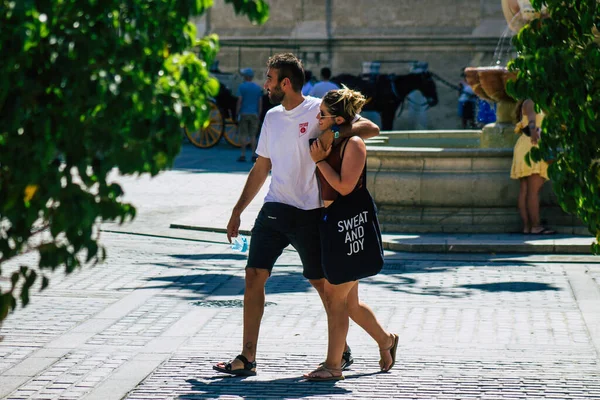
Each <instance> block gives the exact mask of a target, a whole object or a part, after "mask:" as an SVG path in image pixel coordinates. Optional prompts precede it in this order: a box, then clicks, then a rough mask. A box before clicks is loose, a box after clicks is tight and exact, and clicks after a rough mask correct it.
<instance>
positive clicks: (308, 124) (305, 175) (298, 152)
mask: <svg viewBox="0 0 600 400" xmlns="http://www.w3.org/2000/svg"><path fill="white" fill-rule="evenodd" d="M320 104H321V99H317V98H314V97H305V98H304V101H303V102H302V103H300V105H298V106H297V107H296V108H294V109H293V110H289V111H288V110H286V109H285V108H283V106H281V105H279V106H277V107H274V108H272V109H270V110H269V111H268V112H267V115H266V116H265V121H264V122H263V126H262V129H261V131H260V138H259V140H258V146H257V148H256V154H258V155H259V156H261V157H265V158H269V159H270V160H271V166H272V167H271V185H270V186H269V192H268V193H267V196H266V197H265V203H266V202H277V203H284V204H287V205H290V206H294V207H297V208H300V209H302V210H312V209H315V208H320V207H322V206H323V203H322V201H321V195H320V193H319V183H318V182H317V175H316V174H315V168H316V167H315V163H314V162H313V160H312V158H310V147H309V143H308V139H310V138H316V137H317V136H319V128H318V120H317V114H318V113H319V106H320Z"/></svg>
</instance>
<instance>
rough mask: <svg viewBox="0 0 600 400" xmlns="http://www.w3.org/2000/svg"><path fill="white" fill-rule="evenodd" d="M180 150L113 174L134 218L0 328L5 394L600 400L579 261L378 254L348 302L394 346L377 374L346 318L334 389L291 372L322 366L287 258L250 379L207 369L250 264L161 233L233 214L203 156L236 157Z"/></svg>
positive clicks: (224, 351)
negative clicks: (374, 267)
mask: <svg viewBox="0 0 600 400" xmlns="http://www.w3.org/2000/svg"><path fill="white" fill-rule="evenodd" d="M192 150H195V149H190V148H187V149H186V150H185V151H184V154H183V155H182V157H181V158H180V159H179V160H178V164H177V165H176V166H177V169H176V170H174V171H171V172H168V173H166V174H163V175H161V176H160V177H158V179H156V180H153V181H149V180H147V179H146V178H141V179H127V180H123V182H124V185H125V189H126V191H127V197H128V199H129V200H131V201H133V202H134V203H135V204H136V205H137V206H138V210H139V215H138V218H137V219H136V221H135V222H134V223H133V224H130V225H127V226H116V225H109V224H107V225H105V232H104V233H103V235H102V240H103V243H104V244H105V245H106V246H107V249H108V252H109V258H108V260H107V262H106V263H105V264H103V265H98V266H96V267H94V268H91V267H86V268H83V269H82V270H79V271H76V272H74V273H73V274H71V275H68V276H64V275H63V273H62V272H57V273H55V274H54V275H53V276H52V277H51V284H50V287H49V288H48V289H47V290H45V291H44V292H42V293H36V294H34V296H32V300H31V304H30V305H29V306H28V307H27V308H25V309H19V310H18V311H17V312H16V313H14V314H12V315H10V316H9V318H8V319H7V320H6V321H5V323H4V325H3V326H2V327H1V328H0V335H1V336H3V340H2V341H1V342H0V398H4V399H80V398H85V399H102V400H107V399H148V400H150V399H215V398H219V399H240V398H246V399H282V398H287V399H303V398H306V399H468V398H473V399H538V398H539V399H600V355H599V354H600V353H599V351H600V307H598V305H599V304H600V263H598V262H597V258H595V257H592V256H583V255H552V254H551V255H541V254H535V253H534V254H521V255H517V254H459V253H444V254H433V253H401V252H387V253H386V266H385V268H384V270H383V271H382V273H381V274H379V275H378V276H376V277H372V278H369V279H366V280H364V281H363V282H362V283H361V284H360V285H361V289H360V293H361V298H362V299H363V301H365V302H366V303H367V304H369V305H370V306H371V307H372V308H373V309H374V311H375V313H376V314H377V316H378V317H379V319H380V320H381V322H382V324H383V325H384V326H385V327H386V328H387V329H389V330H390V331H392V332H395V333H398V334H399V335H400V346H399V350H398V362H397V365H396V367H394V369H393V370H392V371H391V372H390V373H379V372H378V365H377V361H378V358H379V355H378V351H377V346H376V345H375V343H374V342H373V341H372V340H371V339H370V338H369V337H368V336H367V335H366V334H365V333H364V332H363V331H362V330H360V328H359V327H357V326H356V325H355V324H352V325H351V328H350V333H349V338H348V341H349V343H350V345H351V347H352V350H353V354H354V357H355V359H356V362H355V364H354V365H353V366H352V368H351V370H350V371H348V372H347V373H346V380H344V381H340V382H335V383H310V382H305V381H303V380H302V379H301V378H300V376H301V374H302V373H304V372H307V371H309V370H310V369H311V368H312V367H314V366H315V365H316V364H318V363H319V362H320V361H321V360H322V359H323V357H324V354H325V349H326V344H327V338H326V319H325V314H324V311H323V307H322V305H321V304H320V300H319V298H318V296H317V294H316V292H315V291H314V290H313V289H312V288H311V287H310V285H309V284H308V282H307V281H306V280H304V279H303V278H302V277H301V266H300V261H299V258H298V256H297V254H296V253H295V252H294V251H287V250H286V251H285V252H284V255H283V256H282V257H281V258H280V259H279V262H278V264H277V266H276V269H275V272H274V274H273V276H272V277H271V279H270V280H269V282H268V285H267V307H266V309H265V316H264V318H263V324H262V330H261V336H260V341H259V355H258V359H257V362H258V364H259V374H258V375H257V376H256V377H252V378H246V379H241V378H231V377H225V376H223V375H220V374H218V373H215V372H214V371H212V369H211V366H212V364H214V363H216V362H218V361H223V360H225V359H229V358H231V357H234V356H235V355H236V354H238V352H239V351H240V346H241V328H242V308H241V305H242V293H243V286H244V281H243V276H244V275H243V267H244V265H245V257H246V255H245V254H240V253H236V252H234V251H233V250H231V249H230V248H229V246H228V245H227V244H225V243H224V242H225V237H224V235H223V234H219V233H209V232H201V231H188V230H174V229H169V224H170V223H172V222H173V221H175V220H177V219H181V220H185V218H186V217H185V216H186V215H191V214H192V213H194V212H195V209H194V207H196V208H197V210H201V209H202V208H203V207H205V205H206V204H209V205H210V204H213V205H215V207H214V208H211V207H212V206H207V207H208V208H207V210H208V211H207V212H211V213H213V212H217V211H216V210H223V209H226V208H228V207H229V208H230V207H231V197H232V196H234V195H232V194H229V193H228V194H222V195H221V196H220V197H219V195H218V192H220V191H221V192H222V191H225V190H227V188H228V187H230V186H231V185H232V184H233V183H232V182H238V183H239V182H241V184H243V181H244V179H245V177H244V173H245V171H243V170H242V171H240V173H239V174H236V173H225V172H224V171H220V170H218V169H216V170H214V169H210V168H213V167H211V164H212V163H213V162H214V161H215V160H214V159H212V160H211V157H216V158H217V159H218V160H221V161H223V160H226V159H225V156H226V157H231V161H230V163H231V164H235V163H234V162H233V160H234V159H235V158H234V157H235V156H236V152H235V151H234V150H230V149H227V148H222V149H216V151H214V152H212V150H210V151H207V152H201V151H192ZM193 157H203V158H202V159H200V160H193ZM186 162H189V165H190V166H194V168H195V169H189V170H185V169H184V168H183V167H182V166H181V164H184V163H186ZM204 167H206V168H204ZM236 167H238V168H240V169H243V168H249V166H248V165H240V166H237V165H235V166H232V168H236ZM190 168H191V167H190ZM180 177H184V179H179V178H180ZM207 193H208V194H207ZM210 196H215V197H210ZM235 196H237V194H235ZM259 201H260V200H259ZM207 202H208V203H207ZM217 206H218V207H217ZM219 207H220V208H219ZM19 261H21V262H26V263H27V262H34V261H35V259H34V258H33V257H28V258H24V259H22V260H19ZM18 265H19V264H18V263H13V264H11V265H8V266H3V269H4V268H5V270H4V271H3V273H6V272H9V271H10V270H11V269H13V268H16V267H17V266H18ZM5 284H6V283H5V282H0V285H5Z"/></svg>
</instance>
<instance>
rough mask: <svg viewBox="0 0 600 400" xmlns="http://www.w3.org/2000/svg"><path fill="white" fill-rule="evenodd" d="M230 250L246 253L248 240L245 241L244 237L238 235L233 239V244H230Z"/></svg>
mask: <svg viewBox="0 0 600 400" xmlns="http://www.w3.org/2000/svg"><path fill="white" fill-rule="evenodd" d="M231 249H232V250H235V251H239V252H240V253H245V252H246V251H248V239H246V236H244V235H239V236H237V237H234V238H233V242H232V243H231Z"/></svg>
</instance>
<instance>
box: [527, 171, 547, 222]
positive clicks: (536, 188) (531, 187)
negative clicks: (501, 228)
mask: <svg viewBox="0 0 600 400" xmlns="http://www.w3.org/2000/svg"><path fill="white" fill-rule="evenodd" d="M544 182H545V180H544V178H542V177H541V176H540V175H539V174H533V175H531V176H528V177H527V214H528V216H529V222H530V226H531V233H537V232H539V231H540V230H542V229H543V228H542V227H541V224H540V190H541V189H542V185H544Z"/></svg>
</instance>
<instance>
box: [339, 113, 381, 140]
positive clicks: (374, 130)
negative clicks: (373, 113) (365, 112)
mask: <svg viewBox="0 0 600 400" xmlns="http://www.w3.org/2000/svg"><path fill="white" fill-rule="evenodd" d="M377 135H379V127H378V126H377V125H375V124H374V123H373V122H371V121H369V120H368V119H366V118H362V117H361V118H359V119H358V120H357V121H355V122H353V123H352V124H351V125H348V124H344V125H341V126H340V136H341V137H350V136H360V137H361V138H362V139H363V140H365V139H369V138H372V137H375V136H377Z"/></svg>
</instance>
